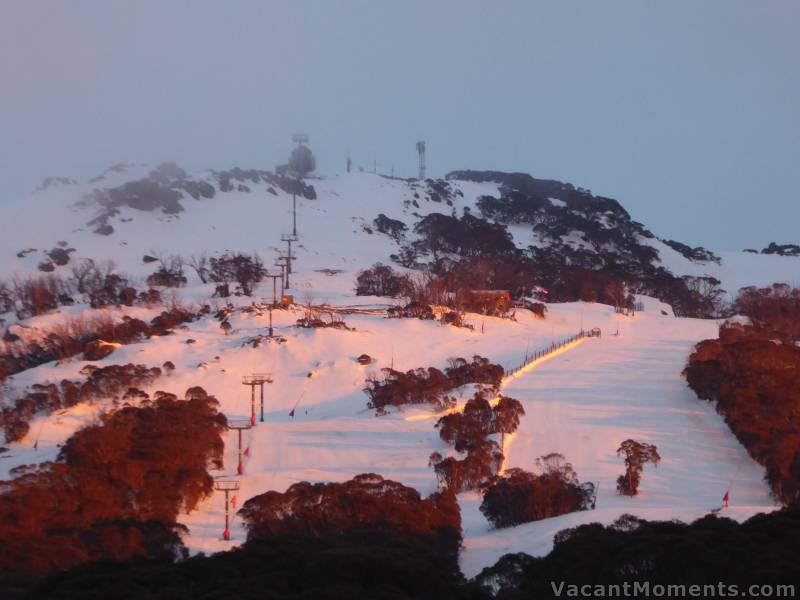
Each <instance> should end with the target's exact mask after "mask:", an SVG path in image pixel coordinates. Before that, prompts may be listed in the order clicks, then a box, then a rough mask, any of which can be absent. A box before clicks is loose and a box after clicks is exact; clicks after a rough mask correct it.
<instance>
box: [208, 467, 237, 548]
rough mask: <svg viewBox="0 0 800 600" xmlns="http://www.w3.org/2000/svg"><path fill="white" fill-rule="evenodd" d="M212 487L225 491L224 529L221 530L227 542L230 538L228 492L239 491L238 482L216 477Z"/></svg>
mask: <svg viewBox="0 0 800 600" xmlns="http://www.w3.org/2000/svg"><path fill="white" fill-rule="evenodd" d="M214 489H215V490H217V491H218V492H225V531H223V532H222V539H224V540H225V541H226V542H228V541H230V539H231V530H230V523H231V520H230V512H229V506H230V493H231V492H237V491H239V482H238V481H237V480H232V479H217V480H216V481H215V482H214Z"/></svg>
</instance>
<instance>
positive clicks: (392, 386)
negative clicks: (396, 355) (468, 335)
mask: <svg viewBox="0 0 800 600" xmlns="http://www.w3.org/2000/svg"><path fill="white" fill-rule="evenodd" d="M503 374H504V371H503V367H502V366H500V365H496V364H492V363H491V362H489V359H487V358H484V357H482V356H477V355H476V356H473V357H472V361H467V360H466V359H464V358H454V359H451V360H450V365H449V366H448V367H446V368H445V370H444V371H441V370H439V369H437V368H436V367H428V368H427V369H425V368H421V367H420V368H417V369H411V370H409V371H406V372H405V373H403V372H402V371H397V370H395V369H391V368H384V369H381V375H380V376H377V377H371V378H369V379H368V380H367V382H366V386H365V387H364V392H366V394H367V396H369V402H368V403H367V406H368V407H369V408H371V409H374V410H375V411H376V412H377V413H378V414H383V413H385V412H386V409H387V408H389V407H392V406H394V407H400V406H404V405H407V404H432V405H434V406H438V407H440V408H441V407H446V406H451V405H452V404H453V403H454V402H455V400H454V399H453V398H450V397H449V396H447V392H449V391H451V390H454V389H456V388H458V387H461V386H463V385H467V384H469V383H475V384H481V385H486V386H489V387H490V388H492V389H497V388H498V387H499V385H500V381H501V380H502V378H503Z"/></svg>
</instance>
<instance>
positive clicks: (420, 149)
mask: <svg viewBox="0 0 800 600" xmlns="http://www.w3.org/2000/svg"><path fill="white" fill-rule="evenodd" d="M417 154H419V180H420V181H424V180H425V141H424V140H420V141H418V142H417Z"/></svg>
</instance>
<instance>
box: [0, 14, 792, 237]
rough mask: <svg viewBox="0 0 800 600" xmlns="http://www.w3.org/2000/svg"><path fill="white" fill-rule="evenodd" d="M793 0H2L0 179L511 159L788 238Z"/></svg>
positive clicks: (687, 232)
mask: <svg viewBox="0 0 800 600" xmlns="http://www.w3.org/2000/svg"><path fill="white" fill-rule="evenodd" d="M799 106H800V3H799V2H796V1H792V0H752V1H739V0H717V1H711V0H703V1H699V0H669V1H667V0H662V1H659V2H655V1H649V0H630V1H616V0H604V1H602V2H600V1H588V0H587V1H584V2H571V1H568V0H558V1H555V0H554V1H552V2H533V1H530V0H526V1H520V2H510V1H507V2H504V1H498V2H487V1H485V0H484V1H481V2H471V1H469V2H468V1H464V0H459V1H457V2H456V1H452V2H445V1H441V0H437V1H430V0H428V1H417V0H402V1H395V2H388V1H381V0H370V1H363V2H356V1H336V0H321V1H318V2H312V1H299V0H296V1H293V2H289V1H286V2H277V1H275V2H273V1H266V0H265V1H261V2H244V1H237V0H233V1H230V2H228V1H226V2H216V1H215V2H205V1H202V2H201V1H199V0H196V1H191V2H190V1H185V2H178V1H161V2H151V1H141V0H139V1H136V2H134V1H132V0H131V1H130V2H120V1H110V0H97V1H88V0H86V1H75V0H73V1H70V2H67V1H66V0H65V1H63V2H56V1H51V2H45V1H36V0H19V1H18V0H2V1H1V2H0V200H3V199H7V198H10V197H13V196H19V195H23V194H26V193H27V192H28V191H30V189H32V188H33V187H34V186H35V185H36V184H37V183H38V182H39V181H40V180H41V179H42V177H44V176H46V175H64V176H70V177H75V178H79V179H85V178H88V177H91V176H94V175H96V174H97V173H98V172H100V171H102V170H103V169H104V168H105V167H107V166H109V165H111V164H113V163H118V162H150V163H154V162H158V161H161V160H166V159H172V160H175V161H177V162H179V163H181V164H182V165H184V166H187V167H190V168H202V167H212V168H223V167H230V166H241V167H261V168H273V167H274V165H275V164H276V163H278V162H283V161H284V160H285V157H286V155H287V154H288V150H289V148H290V143H289V137H290V135H291V133H292V132H294V131H297V130H301V131H305V132H307V133H309V135H310V136H311V146H312V149H313V150H314V152H315V153H316V155H317V159H318V166H319V170H320V171H321V172H322V173H323V174H333V173H337V172H340V171H342V170H343V169H344V161H345V155H346V153H347V151H348V150H350V151H351V153H352V156H353V159H354V162H355V163H356V164H357V165H358V164H361V165H363V166H365V167H371V165H372V161H373V160H376V161H377V162H378V169H379V171H384V172H388V171H389V169H390V168H391V166H392V165H394V168H395V173H396V174H398V175H404V176H412V175H413V174H414V172H415V163H416V156H415V151H414V143H415V141H416V140H417V139H425V140H427V143H428V155H429V156H428V164H429V173H430V174H431V175H432V176H440V175H443V174H444V173H446V172H447V171H449V170H452V169H460V168H476V169H490V168H492V169H502V170H518V171H526V172H529V173H531V174H533V175H534V176H537V177H544V178H553V179H561V180H565V181H571V182H573V183H575V184H576V185H580V186H584V187H588V188H590V189H592V190H593V191H594V192H595V193H598V194H603V195H608V196H612V197H615V198H617V199H619V200H620V201H621V202H622V203H623V205H624V206H625V207H626V208H627V209H628V210H629V211H630V212H631V213H632V214H633V216H634V218H636V219H637V220H639V221H642V222H643V223H645V224H646V225H647V226H648V227H650V228H651V229H652V230H653V231H654V232H655V233H656V234H658V235H661V236H665V237H672V238H676V239H679V240H681V241H685V242H688V243H692V244H702V245H707V246H710V247H713V248H716V249H740V248H742V247H745V246H757V247H762V246H763V245H765V244H766V243H767V242H769V241H773V240H776V241H778V242H792V243H800V234H798V223H799V222H800V198H799V197H798V196H800V192H798V187H799V186H798V183H800V182H798V179H800V169H798V167H797V161H798V157H800V120H799V119H798V107H799Z"/></svg>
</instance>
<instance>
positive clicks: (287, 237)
mask: <svg viewBox="0 0 800 600" xmlns="http://www.w3.org/2000/svg"><path fill="white" fill-rule="evenodd" d="M281 241H282V242H286V246H287V252H286V274H287V275H288V274H290V273H291V272H292V259H293V258H296V257H295V255H294V254H292V242H296V241H297V234H296V233H282V234H281ZM286 287H289V286H288V285H287V286H286Z"/></svg>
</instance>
